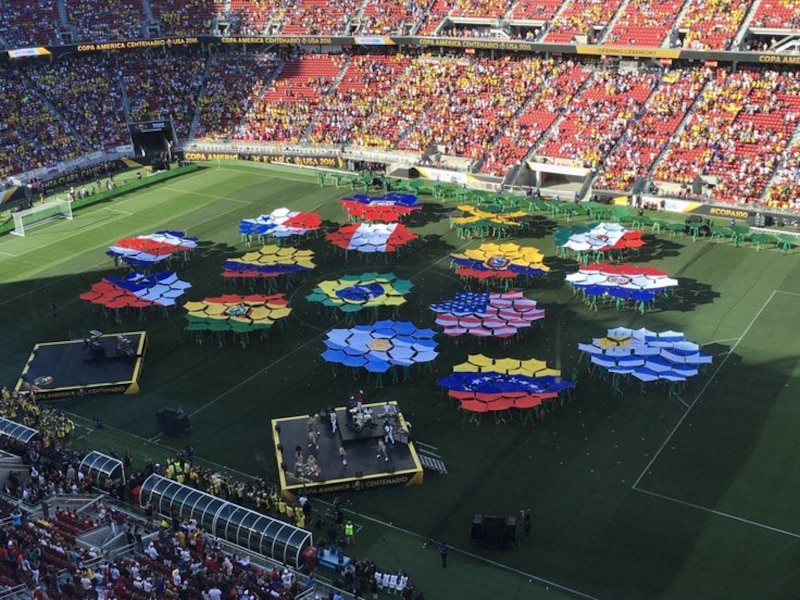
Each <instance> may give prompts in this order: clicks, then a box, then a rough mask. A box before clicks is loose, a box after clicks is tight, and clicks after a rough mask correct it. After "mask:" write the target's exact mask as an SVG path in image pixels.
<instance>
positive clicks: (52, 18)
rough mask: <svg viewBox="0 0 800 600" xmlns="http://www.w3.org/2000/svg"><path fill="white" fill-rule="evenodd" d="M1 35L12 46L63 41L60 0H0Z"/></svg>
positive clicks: (19, 46)
mask: <svg viewBox="0 0 800 600" xmlns="http://www.w3.org/2000/svg"><path fill="white" fill-rule="evenodd" d="M0 14H2V15H3V18H2V19H0V38H2V39H3V40H4V41H5V42H6V44H7V46H8V47H9V48H26V47H28V46H36V45H37V44H52V43H54V42H59V38H58V35H57V33H58V6H57V4H56V0H38V1H37V2H15V1H14V0H0Z"/></svg>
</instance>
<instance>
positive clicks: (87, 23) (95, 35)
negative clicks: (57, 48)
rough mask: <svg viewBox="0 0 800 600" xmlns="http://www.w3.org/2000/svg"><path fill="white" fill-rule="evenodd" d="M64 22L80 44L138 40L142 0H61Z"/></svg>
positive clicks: (142, 13) (141, 17)
mask: <svg viewBox="0 0 800 600" xmlns="http://www.w3.org/2000/svg"><path fill="white" fill-rule="evenodd" d="M64 6H65V8H66V12H67V23H68V24H70V25H73V26H75V28H76V30H77V32H78V40H76V41H81V42H108V41H113V40H127V39H132V38H141V37H144V36H143V35H142V22H143V21H144V9H143V7H142V1H141V0H125V1H123V2H113V1H112V0H64Z"/></svg>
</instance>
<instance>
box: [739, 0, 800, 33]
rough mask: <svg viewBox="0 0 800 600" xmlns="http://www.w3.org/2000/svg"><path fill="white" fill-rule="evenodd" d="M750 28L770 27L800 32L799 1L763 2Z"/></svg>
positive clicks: (769, 0) (779, 0)
mask: <svg viewBox="0 0 800 600" xmlns="http://www.w3.org/2000/svg"><path fill="white" fill-rule="evenodd" d="M750 27H769V28H771V29H786V30H788V31H793V32H798V31H800V2H797V0H761V1H760V2H759V3H758V6H757V7H756V13H755V15H753V20H752V21H751V22H750Z"/></svg>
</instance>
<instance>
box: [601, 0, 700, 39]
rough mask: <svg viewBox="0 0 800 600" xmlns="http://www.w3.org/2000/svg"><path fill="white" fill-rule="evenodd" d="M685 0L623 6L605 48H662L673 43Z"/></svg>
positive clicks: (645, 0)
mask: <svg viewBox="0 0 800 600" xmlns="http://www.w3.org/2000/svg"><path fill="white" fill-rule="evenodd" d="M683 3H684V0H634V1H633V2H628V3H626V4H624V5H623V6H622V9H621V10H620V14H619V16H617V18H616V19H615V20H614V23H613V25H612V26H611V30H610V31H609V32H608V33H607V34H606V36H605V38H604V39H603V43H605V44H621V45H624V46H652V47H660V46H661V45H662V44H663V43H664V42H665V41H667V40H668V39H669V34H670V30H671V28H672V26H673V25H674V24H675V20H676V19H677V18H678V15H679V14H680V11H681V8H682V7H683Z"/></svg>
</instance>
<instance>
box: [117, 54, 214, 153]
mask: <svg viewBox="0 0 800 600" xmlns="http://www.w3.org/2000/svg"><path fill="white" fill-rule="evenodd" d="M204 66H205V60H204V58H203V57H202V56H201V55H200V54H199V53H197V52H194V51H175V52H174V53H172V54H164V53H163V52H159V51H148V52H147V53H141V52H137V53H133V54H123V55H121V56H120V67H121V70H122V77H123V82H124V84H125V90H126V92H127V95H128V101H129V104H130V119H131V121H152V120H158V119H168V118H172V120H173V123H174V126H175V133H176V134H177V136H178V137H179V138H186V137H187V136H188V135H189V128H190V126H191V124H192V119H193V118H194V112H195V107H196V104H197V95H198V93H199V92H200V87H201V80H202V75H203V69H204Z"/></svg>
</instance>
